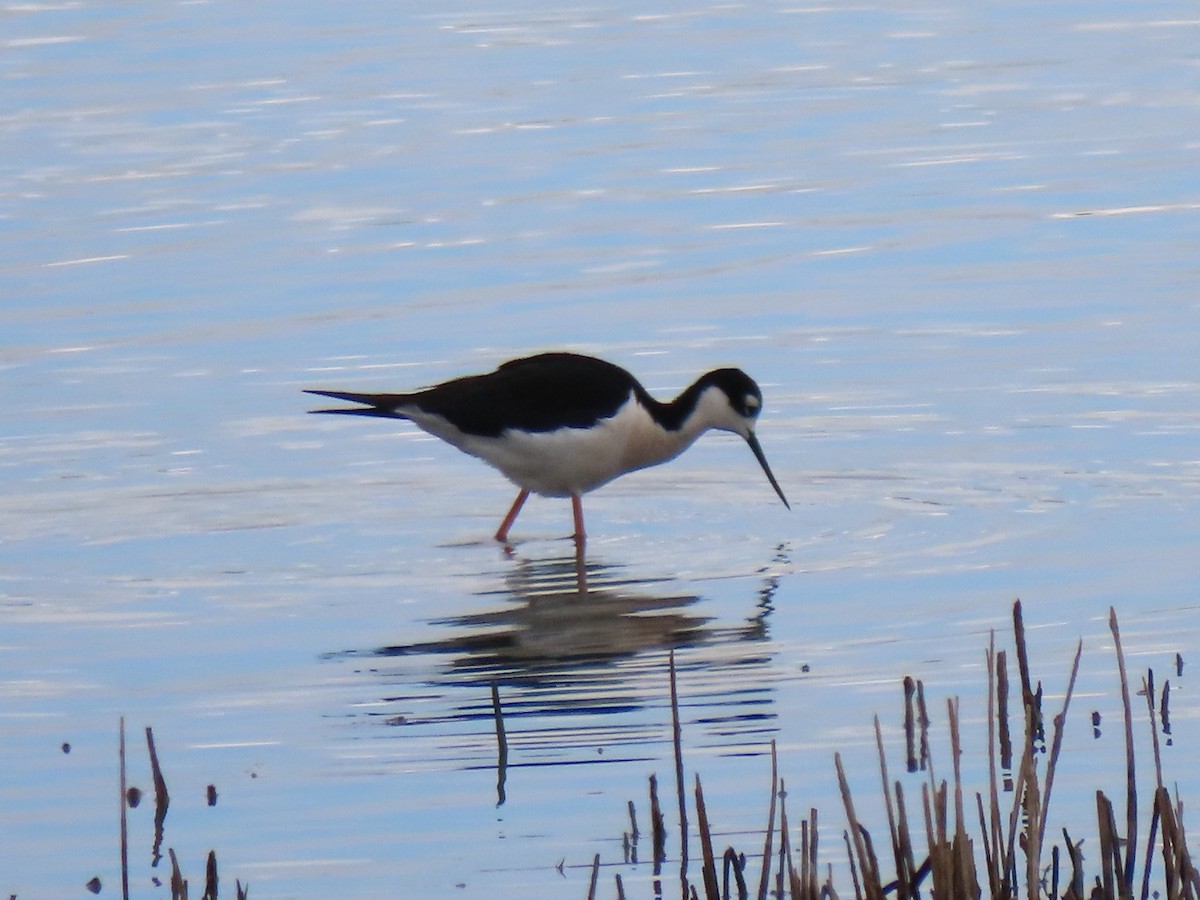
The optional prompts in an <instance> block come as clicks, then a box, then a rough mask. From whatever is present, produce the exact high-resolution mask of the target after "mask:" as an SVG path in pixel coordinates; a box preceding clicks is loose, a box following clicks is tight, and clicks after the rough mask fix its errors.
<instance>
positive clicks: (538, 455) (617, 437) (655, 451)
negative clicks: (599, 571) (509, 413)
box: [411, 393, 697, 497]
mask: <svg viewBox="0 0 1200 900" xmlns="http://www.w3.org/2000/svg"><path fill="white" fill-rule="evenodd" d="M411 418H412V420H413V421H414V422H415V423H416V424H417V425H419V426H420V427H421V428H422V429H424V430H425V431H428V432H429V433H430V434H433V435H435V436H437V437H439V438H441V439H442V440H444V441H446V442H447V443H450V444H453V445H454V446H455V447H457V448H458V449H460V450H462V451H463V452H464V453H469V454H471V455H472V456H477V457H479V458H480V459H482V460H484V461H485V462H487V463H489V464H490V465H492V466H494V467H495V468H497V469H499V470H500V471H501V472H502V473H504V475H505V476H506V477H507V478H508V479H509V480H510V481H512V482H513V483H515V484H516V485H518V486H519V487H523V488H527V489H528V490H531V491H533V492H534V493H536V494H541V495H543V496H547V497H567V496H570V495H571V494H583V493H586V492H588V491H591V490H595V489H596V488H598V487H600V486H601V485H603V484H606V483H608V482H609V481H612V480H613V479H614V478H616V477H617V476H619V475H623V474H625V473H626V472H631V471H633V470H635V469H641V468H645V467H646V466H653V465H656V464H658V463H661V462H665V461H667V460H668V459H671V458H673V457H675V456H677V455H679V454H680V453H681V452H683V450H684V449H685V448H686V447H687V446H688V445H690V444H691V443H692V441H694V440H695V438H696V436H697V435H696V434H684V433H680V432H668V431H665V430H664V429H663V428H661V427H660V426H659V425H658V424H657V423H656V422H655V421H654V419H653V418H652V417H651V416H650V414H649V413H648V412H646V410H645V409H644V408H643V407H642V406H641V404H639V403H638V402H637V399H636V397H635V396H634V395H633V394H632V393H631V394H630V398H629V401H628V402H626V403H625V404H624V405H623V406H622V407H621V408H620V409H619V410H618V411H617V414H616V415H614V416H612V417H610V418H608V419H602V420H600V422H598V423H597V424H596V425H594V426H592V427H591V428H560V429H558V430H556V431H544V432H533V433H528V432H523V431H514V430H510V431H506V432H504V433H503V434H502V435H501V436H500V437H496V438H490V437H478V436H475V435H470V434H464V433H463V432H461V431H459V430H458V429H457V428H455V427H454V426H453V425H451V424H450V423H449V422H447V421H446V420H445V419H443V418H441V417H440V416H429V415H425V414H422V413H420V412H419V411H413V413H412V414H411Z"/></svg>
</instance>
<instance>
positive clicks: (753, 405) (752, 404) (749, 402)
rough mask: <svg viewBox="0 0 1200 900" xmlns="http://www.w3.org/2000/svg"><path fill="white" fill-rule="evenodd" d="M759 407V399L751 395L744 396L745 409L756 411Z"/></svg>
mask: <svg viewBox="0 0 1200 900" xmlns="http://www.w3.org/2000/svg"><path fill="white" fill-rule="evenodd" d="M758 407H759V399H758V398H757V397H755V396H754V395H753V394H747V395H746V409H749V410H752V411H753V410H756V409H758Z"/></svg>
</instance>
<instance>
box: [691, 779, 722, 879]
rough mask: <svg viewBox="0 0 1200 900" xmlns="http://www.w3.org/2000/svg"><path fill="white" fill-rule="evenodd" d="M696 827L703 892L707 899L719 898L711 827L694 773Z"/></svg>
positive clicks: (701, 788) (698, 781)
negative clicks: (698, 833)
mask: <svg viewBox="0 0 1200 900" xmlns="http://www.w3.org/2000/svg"><path fill="white" fill-rule="evenodd" d="M696 827H697V828H698V829H699V831H700V854H701V856H702V858H703V865H702V866H701V869H700V874H701V877H702V879H703V880H704V894H705V896H706V897H707V898H708V900H721V890H720V888H719V887H718V886H717V863H716V860H715V859H714V857H713V848H712V829H711V828H710V827H709V824H708V810H707V809H706V808H705V806H704V788H703V787H701V785H700V776H699V775H696Z"/></svg>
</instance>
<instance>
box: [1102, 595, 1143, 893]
mask: <svg viewBox="0 0 1200 900" xmlns="http://www.w3.org/2000/svg"><path fill="white" fill-rule="evenodd" d="M1108 628H1109V630H1110V631H1111V632H1112V636H1113V643H1114V644H1115V645H1116V652H1117V670H1118V671H1119V672H1120V673H1121V705H1122V709H1123V710H1124V714H1125V827H1126V832H1125V840H1126V841H1127V846H1128V847H1130V848H1131V849H1132V848H1133V847H1134V846H1136V844H1137V772H1136V770H1135V767H1134V764H1133V710H1132V708H1131V704H1130V701H1129V676H1128V675H1127V674H1126V672H1125V653H1124V651H1123V650H1122V649H1121V629H1120V626H1119V625H1118V624H1117V611H1116V610H1115V609H1114V608H1113V607H1111V606H1110V607H1109V608H1108ZM1135 855H1136V854H1135V853H1132V852H1131V853H1128V854H1126V858H1125V872H1124V875H1123V876H1122V881H1123V883H1124V885H1125V889H1126V890H1127V891H1128V890H1129V889H1130V888H1131V887H1132V885H1133V858H1134V856H1135Z"/></svg>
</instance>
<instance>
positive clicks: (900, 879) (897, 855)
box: [875, 679, 909, 897]
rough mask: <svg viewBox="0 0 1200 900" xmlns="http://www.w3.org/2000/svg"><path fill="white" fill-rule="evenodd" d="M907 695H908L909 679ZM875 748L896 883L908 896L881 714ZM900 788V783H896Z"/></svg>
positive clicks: (876, 717)
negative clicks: (877, 756)
mask: <svg viewBox="0 0 1200 900" xmlns="http://www.w3.org/2000/svg"><path fill="white" fill-rule="evenodd" d="M904 692H905V695H906V696H907V695H908V685H907V679H906V684H905V690H904ZM875 749H876V750H877V751H878V753H879V778H880V780H881V781H882V783H883V805H884V808H885V809H886V810H887V819H888V834H889V835H890V836H891V839H892V858H893V859H894V860H895V864H896V885H897V890H898V896H900V897H907V896H908V892H909V879H908V872H907V870H906V868H905V865H904V855H903V853H902V852H901V849H900V832H899V829H898V828H897V826H896V811H895V809H894V808H893V806H892V795H891V788H890V787H889V782H890V779H889V778H888V768H887V754H885V753H884V752H883V729H882V728H881V727H880V725H879V716H875ZM896 787H897V789H899V783H897V785H896Z"/></svg>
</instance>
